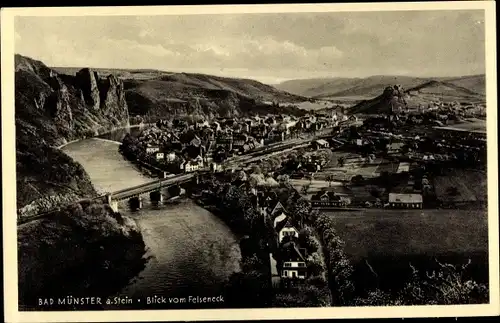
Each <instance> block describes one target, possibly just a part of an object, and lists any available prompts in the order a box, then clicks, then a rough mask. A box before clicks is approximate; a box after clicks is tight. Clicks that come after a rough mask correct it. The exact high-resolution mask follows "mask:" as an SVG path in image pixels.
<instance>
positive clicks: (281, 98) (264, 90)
mask: <svg viewBox="0 0 500 323" xmlns="http://www.w3.org/2000/svg"><path fill="white" fill-rule="evenodd" d="M55 69H56V70H59V71H64V72H66V73H71V72H72V73H74V72H76V70H77V69H71V68H55ZM96 71H97V72H98V73H109V72H113V73H115V74H116V75H117V76H118V77H119V78H120V79H122V80H123V82H124V83H125V92H126V99H127V104H128V107H129V112H130V114H131V115H140V116H144V117H145V118H146V119H156V118H158V117H171V116H172V115H200V116H237V115H245V114H250V113H256V112H258V113H292V114H297V113H299V114H300V113H303V112H302V111H300V110H299V109H293V108H287V109H282V110H280V109H276V107H272V106H271V105H266V104H264V102H279V103H287V104H291V103H299V102H304V101H307V100H308V99H307V98H305V97H302V96H298V95H294V94H290V93H288V92H285V91H282V90H278V89H276V88H274V87H273V86H270V85H266V84H263V83H260V82H258V81H255V80H250V79H240V78H227V77H220V76H213V75H205V74H195V73H171V72H163V71H155V70H138V71H136V70H103V69H97V70H96Z"/></svg>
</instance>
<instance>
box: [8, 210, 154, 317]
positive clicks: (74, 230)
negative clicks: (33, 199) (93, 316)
mask: <svg viewBox="0 0 500 323" xmlns="http://www.w3.org/2000/svg"><path fill="white" fill-rule="evenodd" d="M144 253H145V244H144V241H143V237H142V234H141V232H140V230H139V228H138V227H137V225H136V223H135V222H134V221H133V220H131V219H130V218H127V217H123V216H121V215H120V214H114V213H113V212H112V210H111V209H110V208H109V206H107V205H104V204H102V203H94V202H92V203H91V202H81V203H79V204H77V205H75V206H71V207H68V208H66V209H63V210H61V211H59V212H58V214H57V216H54V217H51V218H46V219H40V220H35V221H32V222H29V223H26V224H23V225H20V226H19V227H18V275H19V281H18V284H19V300H18V301H19V309H20V310H37V311H40V310H68V309H77V310H95V309H101V306H99V305H88V306H87V305H86V306H82V305H68V304H64V305H61V304H53V305H52V306H43V305H42V306H41V305H40V304H39V299H40V298H44V299H50V298H53V299H57V298H65V297H66V296H73V297H75V298H78V297H88V296H90V295H91V296H95V297H101V298H105V297H107V296H109V295H112V294H113V293H115V292H116V291H117V290H119V289H120V288H121V287H122V286H123V285H124V284H126V283H127V282H128V281H129V280H130V279H131V278H132V277H134V276H135V275H137V273H138V272H140V271H141V270H142V269H143V268H144V264H145V260H144V258H143V255H144Z"/></svg>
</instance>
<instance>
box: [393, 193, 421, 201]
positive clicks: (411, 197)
mask: <svg viewBox="0 0 500 323" xmlns="http://www.w3.org/2000/svg"><path fill="white" fill-rule="evenodd" d="M389 202H390V203H393V202H398V203H422V195H420V194H399V193H389Z"/></svg>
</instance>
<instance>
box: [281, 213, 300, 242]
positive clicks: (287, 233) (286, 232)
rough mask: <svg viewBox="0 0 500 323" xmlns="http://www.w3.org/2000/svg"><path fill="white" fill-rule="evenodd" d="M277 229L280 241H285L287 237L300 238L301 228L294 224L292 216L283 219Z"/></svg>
mask: <svg viewBox="0 0 500 323" xmlns="http://www.w3.org/2000/svg"><path fill="white" fill-rule="evenodd" d="M276 231H277V232H278V242H279V243H281V242H283V239H284V238H285V237H292V238H298V237H299V230H297V228H296V227H295V226H294V225H293V224H292V222H291V219H290V217H286V219H285V220H283V221H281V222H280V223H278V224H277V226H276Z"/></svg>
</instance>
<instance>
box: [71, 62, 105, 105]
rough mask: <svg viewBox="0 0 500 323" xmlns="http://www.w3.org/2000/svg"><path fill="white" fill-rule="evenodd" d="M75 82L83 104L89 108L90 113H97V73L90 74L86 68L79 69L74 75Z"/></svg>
mask: <svg viewBox="0 0 500 323" xmlns="http://www.w3.org/2000/svg"><path fill="white" fill-rule="evenodd" d="M75 78H76V82H77V84H78V85H79V86H80V88H81V90H82V94H83V98H84V100H85V103H86V104H87V105H89V106H90V108H91V110H92V111H99V106H100V97H99V89H98V88H97V80H98V79H99V76H98V75H97V72H92V71H91V70H90V69H88V68H84V69H81V70H80V71H78V72H77V73H76V76H75Z"/></svg>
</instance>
